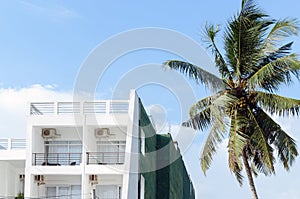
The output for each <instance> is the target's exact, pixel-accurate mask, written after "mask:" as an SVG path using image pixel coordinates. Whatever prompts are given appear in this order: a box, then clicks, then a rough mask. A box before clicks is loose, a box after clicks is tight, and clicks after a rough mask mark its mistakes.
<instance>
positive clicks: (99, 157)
mask: <svg viewBox="0 0 300 199" xmlns="http://www.w3.org/2000/svg"><path fill="white" fill-rule="evenodd" d="M86 155H87V164H108V165H114V164H124V161H125V152H87V153H86Z"/></svg>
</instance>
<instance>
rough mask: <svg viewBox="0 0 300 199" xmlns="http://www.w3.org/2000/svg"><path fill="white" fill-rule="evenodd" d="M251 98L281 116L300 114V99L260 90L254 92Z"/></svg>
mask: <svg viewBox="0 0 300 199" xmlns="http://www.w3.org/2000/svg"><path fill="white" fill-rule="evenodd" d="M251 98H252V100H253V101H255V102H257V103H258V104H259V105H260V106H261V107H262V108H263V109H264V110H266V111H268V112H269V113H271V114H277V115H279V116H289V115H293V116H294V115H299V111H300V100H298V99H293V98H288V97H282V96H280V95H276V94H271V93H265V92H259V91H256V92H252V93H251Z"/></svg>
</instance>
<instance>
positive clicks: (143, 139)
mask: <svg viewBox="0 0 300 199" xmlns="http://www.w3.org/2000/svg"><path fill="white" fill-rule="evenodd" d="M140 145H141V153H142V154H143V155H144V156H145V153H146V146H145V133H144V131H143V129H141V132H140Z"/></svg>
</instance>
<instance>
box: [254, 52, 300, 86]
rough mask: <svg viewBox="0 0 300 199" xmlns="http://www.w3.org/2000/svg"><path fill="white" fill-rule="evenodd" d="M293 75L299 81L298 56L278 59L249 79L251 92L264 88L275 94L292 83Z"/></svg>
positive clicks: (299, 65) (299, 63) (299, 64)
mask: <svg viewBox="0 0 300 199" xmlns="http://www.w3.org/2000/svg"><path fill="white" fill-rule="evenodd" d="M291 75H294V76H295V77H296V78H298V79H299V75H300V62H299V60H298V56H297V55H296V54H290V55H287V56H284V57H281V58H278V59H276V60H274V61H271V62H269V63H268V64H266V65H264V66H262V67H261V68H260V69H259V70H258V71H256V72H255V73H254V74H253V75H252V76H251V77H250V78H249V79H248V87H249V89H250V90H254V89H257V88H262V89H264V90H267V91H269V92H273V91H274V90H278V89H279V86H280V85H282V84H289V83H291V82H292V79H291Z"/></svg>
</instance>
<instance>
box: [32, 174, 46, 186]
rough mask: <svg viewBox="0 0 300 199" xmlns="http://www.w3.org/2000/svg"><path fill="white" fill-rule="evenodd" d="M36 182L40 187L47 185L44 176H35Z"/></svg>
mask: <svg viewBox="0 0 300 199" xmlns="http://www.w3.org/2000/svg"><path fill="white" fill-rule="evenodd" d="M34 181H35V182H36V183H37V184H38V185H41V184H45V179H44V176H43V175H36V176H34Z"/></svg>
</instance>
